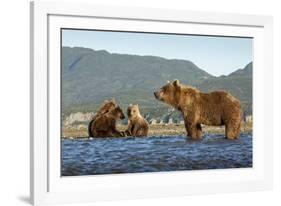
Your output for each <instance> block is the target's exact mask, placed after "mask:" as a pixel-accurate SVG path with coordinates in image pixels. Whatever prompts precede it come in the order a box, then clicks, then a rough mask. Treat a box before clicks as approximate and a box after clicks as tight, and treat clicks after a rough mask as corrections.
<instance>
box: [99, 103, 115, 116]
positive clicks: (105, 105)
mask: <svg viewBox="0 0 281 206" xmlns="http://www.w3.org/2000/svg"><path fill="white" fill-rule="evenodd" d="M117 106H118V105H117V103H116V102H115V100H114V99H112V100H105V101H104V103H103V105H102V106H101V108H100V109H99V110H98V113H99V114H106V113H108V112H110V111H112V110H114V109H115V108H116V107H117Z"/></svg>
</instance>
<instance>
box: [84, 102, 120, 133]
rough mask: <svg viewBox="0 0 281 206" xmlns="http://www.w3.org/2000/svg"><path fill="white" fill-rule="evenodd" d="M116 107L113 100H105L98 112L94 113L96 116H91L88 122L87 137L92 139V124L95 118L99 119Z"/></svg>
mask: <svg viewBox="0 0 281 206" xmlns="http://www.w3.org/2000/svg"><path fill="white" fill-rule="evenodd" d="M117 106H118V105H117V104H116V102H115V100H110V101H109V100H105V101H104V103H103V105H102V106H101V107H100V108H99V109H98V111H97V112H96V114H95V115H94V116H93V118H92V120H91V121H90V122H89V125H88V134H89V137H93V133H92V124H93V122H94V121H95V119H96V118H97V117H99V116H100V115H103V114H106V113H108V112H110V111H112V110H113V109H115V108H116V107H117Z"/></svg>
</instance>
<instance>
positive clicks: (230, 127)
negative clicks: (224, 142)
mask: <svg viewBox="0 0 281 206" xmlns="http://www.w3.org/2000/svg"><path fill="white" fill-rule="evenodd" d="M239 135H240V122H236V123H232V124H226V125H225V136H226V138H227V139H238V138H239Z"/></svg>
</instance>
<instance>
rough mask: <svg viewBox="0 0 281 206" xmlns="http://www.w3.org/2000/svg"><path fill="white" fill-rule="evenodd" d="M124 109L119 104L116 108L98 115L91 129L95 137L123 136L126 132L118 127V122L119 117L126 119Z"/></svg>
mask: <svg viewBox="0 0 281 206" xmlns="http://www.w3.org/2000/svg"><path fill="white" fill-rule="evenodd" d="M124 118H125V116H124V114H123V111H122V109H121V108H120V107H119V106H117V107H116V108H115V109H113V110H111V111H109V112H107V113H106V114H103V115H100V116H98V117H96V119H95V120H94V121H93V124H92V127H91V131H92V134H93V137H123V136H125V135H124V132H120V131H118V130H117V129H116V122H117V121H118V120H119V119H124Z"/></svg>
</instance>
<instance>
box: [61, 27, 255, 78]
mask: <svg viewBox="0 0 281 206" xmlns="http://www.w3.org/2000/svg"><path fill="white" fill-rule="evenodd" d="M62 45H63V46H70V47H86V48H92V49H94V50H107V51H108V52H111V53H121V54H137V55H153V56H161V57H164V58H168V59H186V60H190V61H192V62H193V63H194V64H196V65H197V66H198V67H199V68H201V69H203V70H205V71H206V72H208V73H210V74H212V75H215V76H219V75H222V74H225V75H227V74H229V73H231V72H233V71H235V70H237V69H240V68H243V67H244V66H245V65H246V64H248V63H249V62H250V61H252V60H253V59H252V39H250V38H233V37H213V36H212V37H210V36H192V35H167V34H149V33H129V32H108V31H106V32H104V31H90V30H63V32H62ZM171 69H173V68H171Z"/></svg>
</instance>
